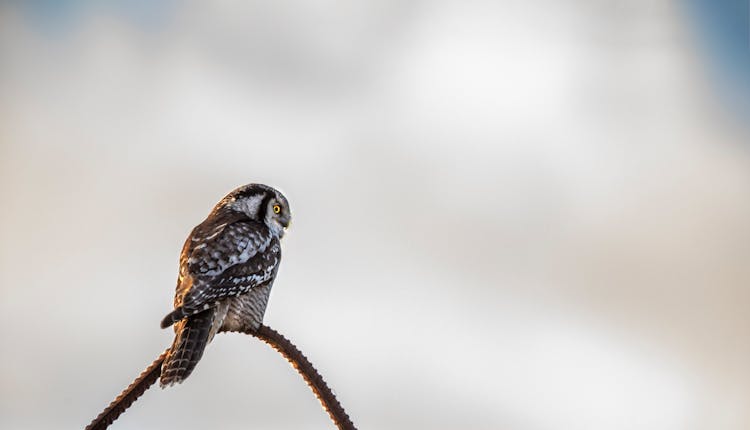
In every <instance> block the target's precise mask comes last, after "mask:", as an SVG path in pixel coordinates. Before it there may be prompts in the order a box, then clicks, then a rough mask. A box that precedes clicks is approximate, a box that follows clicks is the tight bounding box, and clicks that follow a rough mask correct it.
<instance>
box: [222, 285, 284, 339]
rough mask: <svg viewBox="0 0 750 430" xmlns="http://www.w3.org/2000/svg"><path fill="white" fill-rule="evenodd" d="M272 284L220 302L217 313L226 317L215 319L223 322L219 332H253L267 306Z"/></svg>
mask: <svg viewBox="0 0 750 430" xmlns="http://www.w3.org/2000/svg"><path fill="white" fill-rule="evenodd" d="M272 283H273V282H267V283H266V284H264V285H261V286H258V287H256V288H253V289H252V290H250V291H248V292H247V293H245V294H242V295H240V296H237V297H230V298H227V299H224V300H222V303H221V305H220V306H219V307H218V310H219V312H222V311H225V312H226V315H225V316H224V318H217V320H219V321H222V320H223V321H222V323H221V327H220V328H219V331H244V330H247V329H253V330H255V329H257V328H258V327H260V325H261V323H262V322H263V314H264V313H265V312H266V305H268V297H269V296H270V294H271V284H272ZM222 308H223V309H222ZM222 313H223V312H222Z"/></svg>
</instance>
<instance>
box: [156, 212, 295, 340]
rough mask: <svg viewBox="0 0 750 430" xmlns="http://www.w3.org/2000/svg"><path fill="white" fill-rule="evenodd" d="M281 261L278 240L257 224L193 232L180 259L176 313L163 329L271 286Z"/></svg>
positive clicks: (224, 226)
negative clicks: (229, 299) (224, 301)
mask: <svg viewBox="0 0 750 430" xmlns="http://www.w3.org/2000/svg"><path fill="white" fill-rule="evenodd" d="M280 258H281V247H280V246H279V242H278V239H276V238H274V237H273V236H272V235H271V233H270V231H268V229H265V228H262V227H260V225H258V224H256V223H252V222H235V223H231V224H225V225H219V226H217V227H215V228H212V229H210V230H206V231H205V232H194V234H193V237H192V239H191V243H190V244H189V245H187V248H186V252H184V254H183V258H182V260H183V261H182V264H181V268H180V285H178V294H177V300H176V303H175V304H176V308H175V310H174V311H173V312H172V313H170V314H169V315H167V316H166V317H165V318H164V320H162V327H168V326H170V325H171V324H173V323H175V322H177V321H179V320H181V319H183V318H185V317H188V316H190V315H194V314H196V313H198V312H200V311H202V310H204V309H208V308H209V307H211V306H212V305H213V304H214V303H215V302H216V301H217V300H221V299H223V298H226V297H231V296H238V295H240V294H243V293H246V292H248V291H249V290H250V289H252V288H253V287H255V286H258V285H261V284H264V283H266V282H268V281H270V280H271V279H273V276H274V275H275V273H276V270H277V268H278V263H279V260H280Z"/></svg>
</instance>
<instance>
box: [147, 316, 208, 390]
mask: <svg viewBox="0 0 750 430" xmlns="http://www.w3.org/2000/svg"><path fill="white" fill-rule="evenodd" d="M215 312H216V311H215V310H214V309H213V308H212V309H206V310H205V311H202V312H199V313H197V314H195V315H193V316H191V317H189V318H187V319H185V320H184V322H182V323H181V324H183V325H182V327H181V328H180V327H179V325H178V329H177V336H176V337H175V340H174V343H173V344H172V348H170V350H169V352H167V356H166V358H165V359H164V364H162V366H161V381H160V385H161V386H162V388H164V387H168V386H170V385H174V384H177V383H180V382H182V381H184V380H185V378H187V377H188V376H190V373H192V371H193V369H194V368H195V365H196V364H198V361H199V360H200V359H201V356H203V350H204V349H205V348H206V345H207V344H208V342H209V341H210V340H211V339H210V338H211V334H212V333H211V332H212V330H211V327H212V325H213V323H214V313H215Z"/></svg>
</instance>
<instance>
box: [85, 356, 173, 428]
mask: <svg viewBox="0 0 750 430" xmlns="http://www.w3.org/2000/svg"><path fill="white" fill-rule="evenodd" d="M167 351H169V350H167ZM167 351H164V352H162V353H161V355H160V356H159V358H157V359H156V360H154V362H153V363H151V365H150V366H148V367H147V368H146V370H144V371H143V372H141V374H140V375H139V376H138V377H137V378H135V381H133V382H132V383H131V384H130V385H128V388H126V389H125V390H123V392H122V393H120V395H119V396H117V397H116V398H115V399H114V400H112V403H110V404H109V406H107V407H106V408H105V409H104V410H103V411H102V413H100V414H99V416H97V417H96V418H94V420H93V421H91V424H89V425H87V426H86V430H104V429H106V428H107V427H109V426H110V424H112V423H113V422H114V421H115V420H116V419H117V417H119V416H120V415H122V413H123V412H125V410H126V409H127V408H129V407H130V405H132V404H133V403H134V402H135V401H136V400H138V398H139V397H141V395H143V393H145V392H146V390H148V389H149V387H151V386H152V385H154V382H156V381H157V380H158V379H159V375H160V374H161V364H162V363H163V362H164V357H166V356H167Z"/></svg>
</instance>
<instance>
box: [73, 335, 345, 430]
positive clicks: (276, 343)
mask: <svg viewBox="0 0 750 430" xmlns="http://www.w3.org/2000/svg"><path fill="white" fill-rule="evenodd" d="M241 333H245V334H249V335H251V336H254V337H257V338H258V339H260V340H262V341H263V342H265V343H267V344H268V345H270V346H271V347H272V348H273V349H275V350H276V351H278V352H279V353H280V354H281V355H282V356H283V357H284V358H286V359H287V361H289V363H291V365H292V366H293V367H294V368H295V369H297V372H299V374H300V375H301V376H302V378H303V379H304V380H305V382H307V385H308V386H309V387H310V389H312V391H313V393H314V394H315V396H316V397H317V398H318V400H319V401H320V404H321V405H322V406H323V409H325V410H326V412H328V415H329V416H330V417H331V420H333V423H334V424H336V427H338V428H339V429H340V430H356V427H354V424H353V423H352V421H351V419H350V418H349V415H347V413H346V411H345V410H344V408H343V407H342V406H341V403H339V401H338V399H336V396H335V395H334V394H333V392H332V391H331V389H330V388H329V387H328V384H326V382H325V380H323V377H322V376H320V373H318V371H317V370H316V369H315V367H313V365H312V363H310V361H309V360H308V359H307V357H305V355H304V354H302V351H300V350H299V349H298V348H297V347H296V346H294V344H293V343H292V342H290V341H289V339H287V338H285V337H284V336H283V335H282V334H281V333H279V332H277V331H276V330H274V329H272V328H271V327H268V326H266V325H261V326H260V328H259V329H258V330H256V331H245V332H241ZM167 351H169V350H167ZM167 351H164V352H163V353H162V354H161V355H160V356H159V358H157V359H156V360H154V362H153V363H151V365H150V366H149V367H147V368H146V370H144V371H143V372H141V374H140V376H138V377H137V378H136V379H135V381H133V382H132V383H131V384H130V385H129V386H128V388H126V389H125V390H124V391H123V392H122V393H120V395H119V396H117V397H116V398H115V399H114V400H113V401H112V403H110V404H109V406H107V408H106V409H104V411H102V413H100V414H99V416H97V417H96V418H94V420H93V421H91V424H89V425H88V426H86V430H104V429H106V428H107V427H109V426H110V425H111V424H112V423H113V422H114V421H115V420H116V419H117V417H119V416H120V415H122V414H123V412H125V410H126V409H128V408H129V407H130V406H131V405H132V404H133V403H134V402H135V401H136V400H138V398H139V397H141V395H143V393H144V392H146V390H148V389H149V387H151V386H152V385H153V384H154V383H155V382H156V381H157V380H158V379H159V376H160V374H161V365H162V363H163V362H164V357H165V356H166V355H167Z"/></svg>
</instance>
